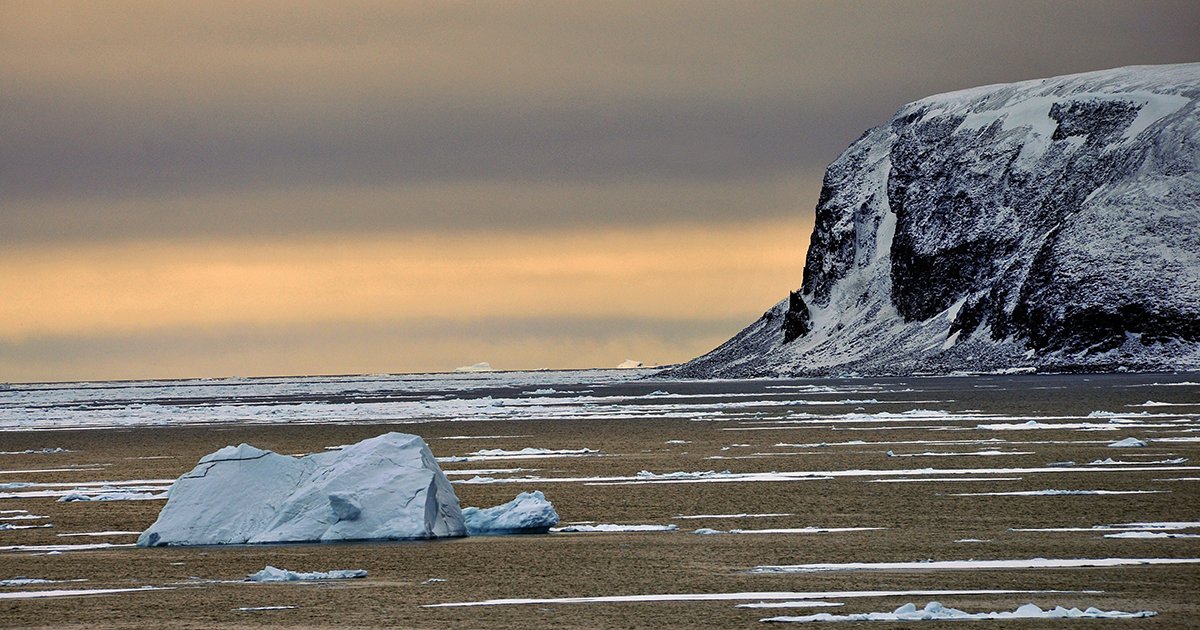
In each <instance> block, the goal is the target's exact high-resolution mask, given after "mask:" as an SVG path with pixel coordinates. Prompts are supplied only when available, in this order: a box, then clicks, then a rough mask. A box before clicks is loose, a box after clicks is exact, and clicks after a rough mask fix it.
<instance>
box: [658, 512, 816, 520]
mask: <svg viewBox="0 0 1200 630" xmlns="http://www.w3.org/2000/svg"><path fill="white" fill-rule="evenodd" d="M791 515H792V514H791V512H769V513H765V514H746V513H741V514H692V515H689V516H684V515H682V514H676V515H675V517H674V518H681V519H710V518H770V517H775V516H791Z"/></svg>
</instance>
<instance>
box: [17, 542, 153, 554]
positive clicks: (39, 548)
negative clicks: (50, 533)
mask: <svg viewBox="0 0 1200 630" xmlns="http://www.w3.org/2000/svg"><path fill="white" fill-rule="evenodd" d="M133 546H134V544H133V543H121V544H116V543H86V544H80V545H8V546H5V547H0V551H10V552H22V551H24V552H35V553H62V552H64V551H94V550H96V549H114V548H118V547H133Z"/></svg>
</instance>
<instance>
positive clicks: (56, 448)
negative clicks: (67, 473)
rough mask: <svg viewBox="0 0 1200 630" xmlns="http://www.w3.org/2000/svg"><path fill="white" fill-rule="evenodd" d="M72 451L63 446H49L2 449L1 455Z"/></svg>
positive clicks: (46, 453)
mask: <svg viewBox="0 0 1200 630" xmlns="http://www.w3.org/2000/svg"><path fill="white" fill-rule="evenodd" d="M70 452H71V451H69V450H67V449H65V448H63V447H61V446H48V447H46V448H30V449H25V450H23V451H0V455H50V454H53V453H70Z"/></svg>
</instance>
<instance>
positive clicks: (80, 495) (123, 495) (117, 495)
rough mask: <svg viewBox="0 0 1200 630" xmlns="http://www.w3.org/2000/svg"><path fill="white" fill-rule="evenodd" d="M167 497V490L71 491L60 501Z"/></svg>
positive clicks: (136, 499)
mask: <svg viewBox="0 0 1200 630" xmlns="http://www.w3.org/2000/svg"><path fill="white" fill-rule="evenodd" d="M165 498H167V493H165V492H157V493H155V492H121V491H114V492H99V493H94V494H93V493H89V492H69V493H67V494H64V495H63V496H61V497H59V498H58V502H59V503H74V502H76V501H153V500H156V499H165Z"/></svg>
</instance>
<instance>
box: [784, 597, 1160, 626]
mask: <svg viewBox="0 0 1200 630" xmlns="http://www.w3.org/2000/svg"><path fill="white" fill-rule="evenodd" d="M1157 614H1158V613H1157V612H1154V611H1152V610H1141V611H1138V612H1123V611H1120V610H1099V609H1097V608H1088V609H1087V610H1079V609H1078V608H1063V607H1062V606H1056V607H1054V608H1053V609H1051V610H1042V609H1041V608H1038V607H1037V606H1036V605H1034V604H1025V605H1024V606H1020V607H1018V608H1017V609H1016V610H1014V611H1012V612H1007V611H1005V612H983V613H968V612H963V611H961V610H958V609H957V608H947V607H945V606H943V605H941V604H940V603H938V602H929V603H928V604H926V605H925V607H924V608H921V609H918V608H917V607H916V605H915V604H912V603H909V604H905V605H903V606H901V607H899V608H897V609H896V610H895V611H893V612H890V613H885V612H870V613H853V614H849V615H833V614H830V613H817V614H815V615H805V616H799V617H790V616H784V617H768V618H766V619H763V620H762V621H768V622H789V623H811V622H817V621H945V620H953V621H958V620H978V619H1136V618H1141V617H1153V616H1154V615H1157Z"/></svg>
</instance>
